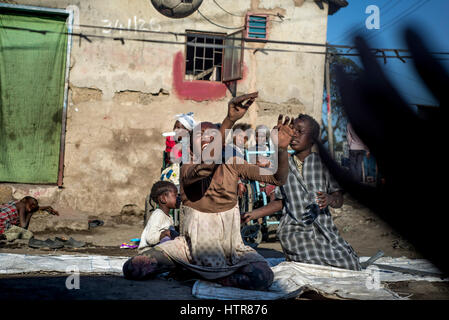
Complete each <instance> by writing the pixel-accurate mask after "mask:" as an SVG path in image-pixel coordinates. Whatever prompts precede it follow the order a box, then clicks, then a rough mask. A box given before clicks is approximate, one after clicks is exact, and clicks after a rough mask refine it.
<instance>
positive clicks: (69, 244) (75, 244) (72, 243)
mask: <svg viewBox="0 0 449 320" xmlns="http://www.w3.org/2000/svg"><path fill="white" fill-rule="evenodd" d="M55 241H59V242H61V243H62V244H63V246H64V248H71V249H76V248H81V247H84V246H85V245H86V243H85V242H83V241H77V240H75V239H73V238H72V237H70V239H69V240H67V239H66V238H59V237H55Z"/></svg>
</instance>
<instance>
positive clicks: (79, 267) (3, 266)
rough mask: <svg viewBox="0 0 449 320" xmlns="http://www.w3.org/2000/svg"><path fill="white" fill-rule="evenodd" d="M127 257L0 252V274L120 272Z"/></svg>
mask: <svg viewBox="0 0 449 320" xmlns="http://www.w3.org/2000/svg"><path fill="white" fill-rule="evenodd" d="M128 258H129V257H109V256H98V255H26V254H13V253H0V274H15V273H29V272H43V271H44V272H64V273H65V272H73V271H77V272H80V273H111V274H122V266H123V264H124V263H125V261H126V260H127V259H128Z"/></svg>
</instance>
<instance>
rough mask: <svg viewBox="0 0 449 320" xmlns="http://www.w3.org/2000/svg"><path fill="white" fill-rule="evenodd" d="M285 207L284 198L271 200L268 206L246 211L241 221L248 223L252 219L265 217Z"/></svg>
mask: <svg viewBox="0 0 449 320" xmlns="http://www.w3.org/2000/svg"><path fill="white" fill-rule="evenodd" d="M283 207H284V205H283V203H282V200H278V199H276V200H274V201H271V202H270V203H269V204H267V205H266V206H263V207H261V208H258V209H256V210H253V211H252V212H247V213H244V214H243V215H242V217H241V221H242V223H246V222H248V221H251V220H255V219H259V218H263V217H266V216H269V215H272V214H273V213H275V212H278V211H280V210H282V208H283Z"/></svg>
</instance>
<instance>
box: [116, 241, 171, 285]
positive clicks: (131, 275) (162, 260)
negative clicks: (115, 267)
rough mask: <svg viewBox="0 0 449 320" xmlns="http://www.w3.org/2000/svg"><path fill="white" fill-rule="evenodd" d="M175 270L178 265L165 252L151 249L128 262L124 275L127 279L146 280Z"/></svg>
mask: <svg viewBox="0 0 449 320" xmlns="http://www.w3.org/2000/svg"><path fill="white" fill-rule="evenodd" d="M175 268H176V264H175V263H174V262H173V261H172V260H171V259H170V258H169V257H168V256H167V255H166V254H165V253H164V252H163V251H161V250H159V249H156V248H151V249H148V250H146V251H144V252H143V253H141V254H139V255H137V256H134V257H132V258H130V259H129V260H128V261H126V262H125V264H124V265H123V274H124V276H125V278H126V279H130V280H145V279H149V278H151V277H153V276H156V275H157V274H160V273H163V272H167V271H171V270H173V269H175Z"/></svg>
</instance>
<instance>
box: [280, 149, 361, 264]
mask: <svg viewBox="0 0 449 320" xmlns="http://www.w3.org/2000/svg"><path fill="white" fill-rule="evenodd" d="M282 188H283V189H284V194H282V192H281V188H280V187H276V198H277V199H282V200H283V203H284V208H283V216H282V219H281V221H280V225H279V228H278V237H279V240H280V243H281V246H282V249H283V251H284V253H285V255H286V257H287V260H291V261H297V262H303V263H311V264H319V265H326V266H333V267H339V268H344V269H350V270H361V266H360V263H359V259H358V257H357V254H356V253H355V251H354V249H353V248H352V247H351V246H350V245H349V244H348V243H347V242H346V241H345V240H344V239H343V238H342V237H341V236H340V234H339V232H338V230H337V228H336V227H335V225H334V222H333V220H332V217H331V214H330V212H329V209H328V208H326V209H325V210H324V212H325V213H322V214H320V215H318V217H317V218H316V220H315V221H314V222H313V224H311V225H305V224H304V223H303V221H302V216H303V214H304V213H305V212H307V210H306V207H307V206H308V205H310V204H312V203H315V197H316V192H318V191H323V192H326V193H328V194H331V193H333V192H336V191H341V189H340V187H339V185H338V184H337V182H336V181H335V180H334V179H333V178H332V177H331V176H330V174H329V172H328V170H327V168H326V167H325V166H324V164H323V163H322V162H321V159H320V157H319V156H318V154H316V153H311V154H310V155H309V156H307V157H306V158H305V160H304V164H303V172H302V175H301V174H300V172H299V171H298V169H297V167H296V164H295V162H294V160H293V158H292V157H290V158H289V175H288V179H287V182H286V184H285V185H284V186H282Z"/></svg>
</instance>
